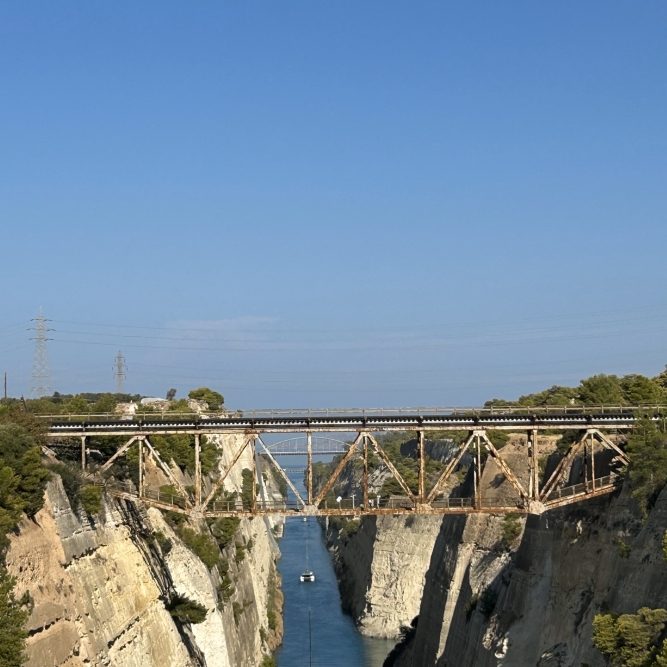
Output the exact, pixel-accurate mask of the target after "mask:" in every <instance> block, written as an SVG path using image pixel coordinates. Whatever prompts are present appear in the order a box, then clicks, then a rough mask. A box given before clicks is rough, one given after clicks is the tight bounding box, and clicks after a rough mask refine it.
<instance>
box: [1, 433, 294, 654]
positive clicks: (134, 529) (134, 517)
mask: <svg viewBox="0 0 667 667" xmlns="http://www.w3.org/2000/svg"><path fill="white" fill-rule="evenodd" d="M220 445H221V446H222V447H223V457H222V461H221V466H223V465H224V464H225V461H226V460H227V459H228V458H229V456H231V454H229V453H228V452H227V451H226V450H231V451H232V452H233V451H234V449H233V447H234V445H236V443H233V442H225V443H220ZM247 463H248V464H249V463H250V462H249V461H248V462H247ZM235 483H239V485H240V474H239V479H238V480H236V479H235V478H232V479H231V480H230V481H229V483H228V484H229V488H230V489H233V485H234V484H235ZM233 490H236V489H233ZM271 492H272V493H274V492H275V489H274V490H272V491H271ZM200 528H202V529H205V528H206V527H205V525H204V523H202V525H201V526H200ZM157 531H160V532H162V533H163V534H164V535H165V536H167V537H169V538H170V540H171V542H172V548H171V550H170V551H169V552H168V553H167V554H162V552H161V550H160V548H159V546H157V544H156V543H155V540H151V539H150V535H151V534H152V533H154V532H157ZM235 539H237V540H239V541H240V542H242V543H243V544H245V545H251V548H250V549H246V550H245V554H244V558H243V560H242V561H240V562H238V563H237V562H235V561H233V562H232V563H231V569H232V574H233V579H234V582H233V583H234V588H235V591H234V594H233V597H232V599H230V600H228V601H227V602H225V603H222V602H221V601H220V600H219V599H218V595H217V592H216V588H217V586H218V584H219V578H218V573H217V571H216V570H215V569H214V570H212V571H209V569H208V568H207V567H206V566H205V565H204V563H203V562H202V561H201V560H200V559H199V558H198V557H197V556H196V555H195V554H194V553H193V552H192V551H190V550H189V549H188V548H187V547H186V546H185V545H184V544H183V543H182V542H181V541H180V539H179V538H178V537H177V536H176V535H175V534H174V532H173V531H172V530H171V528H170V527H169V526H168V525H167V523H166V522H165V521H164V518H163V515H162V514H161V512H159V511H158V510H156V509H153V508H151V509H148V510H146V509H145V508H142V507H141V506H140V505H135V504H134V503H130V502H126V501H121V500H115V499H112V498H105V503H104V508H103V510H102V512H100V515H99V516H98V517H96V518H95V521H94V522H93V520H91V519H88V518H86V517H85V515H83V514H82V518H79V517H78V516H77V515H76V514H75V513H74V512H73V511H72V509H71V507H70V504H69V501H68V499H67V496H66V495H65V492H64V490H63V487H62V483H61V481H60V478H58V477H56V476H54V478H53V479H52V481H51V482H49V484H48V486H47V490H46V501H45V505H44V507H43V509H42V510H41V511H40V512H39V513H38V514H37V515H36V516H35V518H34V520H27V519H24V520H23V521H22V522H21V524H20V526H19V531H18V534H17V535H10V540H11V546H10V549H9V552H8V555H7V567H8V569H9V571H10V573H11V574H12V575H13V576H15V577H16V579H17V586H16V592H17V594H18V595H21V594H22V593H23V592H24V591H26V590H27V591H29V592H30V595H31V596H32V599H33V600H34V608H33V611H32V613H31V616H30V619H29V623H28V627H29V631H30V637H29V639H28V642H27V651H28V655H29V662H28V663H27V664H28V666H29V667H64V666H67V667H76V666H77V665H80V666H83V665H92V666H96V665H100V666H101V665H113V666H114V667H116V666H117V667H180V666H185V665H206V666H207V667H241V666H242V667H253V666H254V665H258V664H259V663H260V662H261V661H262V658H263V656H265V655H266V654H267V652H268V650H269V649H272V648H275V646H276V645H277V643H278V642H279V641H280V636H281V627H282V624H281V620H280V617H279V614H278V618H277V625H278V627H277V628H276V630H274V631H273V632H269V631H268V625H269V624H268V618H267V606H268V602H269V600H268V598H269V591H270V590H271V591H272V595H273V602H272V604H273V605H274V609H276V610H277V611H278V612H279V611H280V608H281V599H282V598H281V595H280V591H279V590H276V588H277V586H279V577H278V575H277V572H276V568H275V560H276V559H277V558H278V557H279V555H280V552H279V550H278V548H277V545H276V542H275V539H274V537H273V531H272V525H271V524H270V523H269V522H268V521H264V520H263V519H261V518H255V519H252V520H248V519H244V520H242V521H241V525H240V527H239V530H238V532H237V534H236V536H235ZM174 593H178V594H180V595H185V596H186V597H188V598H190V599H191V600H196V601H198V602H200V603H201V604H203V605H204V606H205V607H206V609H207V617H206V620H205V621H204V622H203V623H199V624H193V625H189V624H184V623H181V622H180V621H178V620H175V619H173V618H172V617H171V615H170V614H169V612H168V611H167V609H166V606H165V605H166V603H167V602H168V600H169V599H170V598H171V596H172V595H173V594H174ZM235 601H236V602H237V603H238V604H239V605H240V606H241V607H242V608H243V610H242V611H241V612H240V613H239V612H238V609H237V613H236V614H235V613H234V606H233V603H234V602H235ZM260 628H264V629H265V633H263V634H264V639H263V638H262V636H261V635H260ZM267 637H268V639H267Z"/></svg>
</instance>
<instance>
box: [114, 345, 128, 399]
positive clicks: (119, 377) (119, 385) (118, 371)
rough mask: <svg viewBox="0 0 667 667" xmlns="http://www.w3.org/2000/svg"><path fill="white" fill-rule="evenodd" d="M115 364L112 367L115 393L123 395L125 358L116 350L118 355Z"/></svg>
mask: <svg viewBox="0 0 667 667" xmlns="http://www.w3.org/2000/svg"><path fill="white" fill-rule="evenodd" d="M115 361H116V363H115V364H114V365H113V366H112V368H113V369H114V370H115V373H114V377H115V378H116V393H117V394H124V393H125V392H124V391H123V380H125V377H126V375H125V371H126V370H127V366H126V365H125V357H124V356H123V355H122V354H121V351H120V350H118V354H117V355H116V357H115Z"/></svg>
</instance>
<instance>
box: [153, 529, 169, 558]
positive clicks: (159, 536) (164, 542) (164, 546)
mask: <svg viewBox="0 0 667 667" xmlns="http://www.w3.org/2000/svg"><path fill="white" fill-rule="evenodd" d="M153 537H154V538H155V540H156V541H157V543H158V544H159V545H160V551H162V554H163V555H164V556H166V555H167V554H168V553H169V552H170V551H171V548H172V547H173V544H172V542H171V540H170V539H169V538H168V537H167V536H166V535H165V534H164V533H163V532H162V531H161V530H158V531H156V532H155V533H153Z"/></svg>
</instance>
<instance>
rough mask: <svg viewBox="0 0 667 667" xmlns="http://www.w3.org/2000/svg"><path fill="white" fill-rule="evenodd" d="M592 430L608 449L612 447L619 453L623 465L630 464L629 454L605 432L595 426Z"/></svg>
mask: <svg viewBox="0 0 667 667" xmlns="http://www.w3.org/2000/svg"><path fill="white" fill-rule="evenodd" d="M590 430H591V432H592V433H594V434H595V435H596V436H597V437H598V439H599V440H600V442H601V443H602V445H603V446H604V447H606V448H607V449H612V450H613V451H615V452H616V453H617V454H618V457H619V459H620V460H621V462H622V463H623V465H626V466H627V465H629V463H630V461H629V460H628V457H627V454H626V453H625V452H624V451H623V450H622V449H621V448H620V447H619V446H618V445H617V444H616V443H614V442H612V441H611V440H610V439H609V438H608V437H607V436H606V435H605V434H604V433H602V432H601V431H599V430H598V429H596V428H595V429H590Z"/></svg>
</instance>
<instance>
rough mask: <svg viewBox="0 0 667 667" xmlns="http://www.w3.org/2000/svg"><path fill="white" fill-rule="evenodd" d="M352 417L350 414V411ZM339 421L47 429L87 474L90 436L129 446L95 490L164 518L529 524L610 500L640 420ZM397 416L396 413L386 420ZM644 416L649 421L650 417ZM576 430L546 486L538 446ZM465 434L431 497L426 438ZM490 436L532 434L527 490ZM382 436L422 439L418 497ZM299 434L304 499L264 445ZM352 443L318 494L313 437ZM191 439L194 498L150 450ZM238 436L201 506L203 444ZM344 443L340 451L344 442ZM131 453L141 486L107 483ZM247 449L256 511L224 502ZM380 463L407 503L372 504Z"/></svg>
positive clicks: (130, 423) (629, 412)
mask: <svg viewBox="0 0 667 667" xmlns="http://www.w3.org/2000/svg"><path fill="white" fill-rule="evenodd" d="M350 412H351V411H350ZM350 412H345V413H343V414H339V413H333V411H332V414H326V415H319V414H318V415H313V414H310V413H309V414H298V415H297V414H293V413H290V414H287V415H285V414H284V413H282V412H281V413H277V414H273V413H271V414H264V415H261V416H254V417H252V418H248V417H243V416H234V417H225V418H215V419H214V418H204V419H192V418H188V419H164V418H156V419H149V420H145V421H139V420H120V419H115V420H110V419H98V420H96V419H89V420H88V421H85V422H83V421H67V420H60V421H53V422H52V423H51V424H50V428H49V436H50V437H52V438H60V439H62V438H63V437H65V438H69V437H78V438H80V439H81V465H82V467H83V468H84V469H85V468H86V464H87V461H86V458H87V457H86V448H87V444H86V443H87V439H88V438H89V437H90V436H93V435H95V436H111V435H119V434H126V435H129V439H128V440H127V441H126V442H125V444H124V445H123V446H122V447H120V448H119V449H118V450H117V451H116V453H115V454H114V455H113V456H112V457H111V458H110V459H109V460H108V461H106V463H104V465H102V466H101V468H100V469H99V471H98V473H97V482H96V483H104V484H105V487H106V489H107V491H108V493H110V494H111V495H115V496H117V497H120V498H126V499H134V500H137V499H140V500H141V501H143V502H144V503H146V504H148V505H152V506H155V507H158V508H160V509H167V510H171V511H175V512H179V513H183V514H189V515H192V516H194V517H224V516H262V515H272V514H273V515H275V514H279V515H285V514H293V513H294V514H304V515H314V516H335V515H347V516H357V515H385V514H390V515H396V514H471V513H490V514H498V513H507V512H518V513H523V514H529V513H530V514H540V513H542V512H545V511H547V510H550V509H553V508H556V507H561V506H563V505H568V504H571V503H575V502H579V501H581V500H584V499H586V498H592V497H596V496H599V495H603V494H607V493H611V492H612V491H614V490H615V489H617V488H618V487H619V485H620V483H621V482H622V474H618V473H620V472H621V469H622V468H623V467H624V466H627V465H628V459H627V457H626V455H625V453H624V451H623V449H622V448H621V447H620V446H619V445H618V444H617V443H616V442H615V441H614V440H612V439H611V438H610V437H609V436H608V435H607V434H605V433H604V432H603V430H602V429H604V430H609V429H612V430H615V431H627V430H629V429H631V428H632V427H633V426H634V423H635V420H636V418H637V417H636V416H635V415H636V411H635V409H622V410H621V409H615V410H609V409H606V411H605V409H600V410H598V411H595V412H586V411H583V410H581V409H573V410H570V409H561V410H560V411H557V410H554V409H551V410H549V411H544V412H542V413H539V414H526V413H525V411H524V412H517V411H513V410H505V411H492V410H488V411H478V412H477V413H474V414H471V413H470V412H461V413H457V412H456V411H449V412H446V413H442V414H424V413H423V412H421V411H407V410H405V411H393V412H394V413H398V414H385V411H383V412H382V414H378V411H376V412H375V413H371V414H366V413H365V412H363V413H359V412H356V413H350ZM386 412H387V413H390V412H392V411H386ZM644 414H647V413H644ZM662 414H663V413H662V411H661V410H658V409H655V410H654V411H653V412H651V413H649V414H648V417H649V418H651V419H654V420H656V421H657V420H659V419H663V417H662ZM573 429H576V430H578V431H580V437H579V438H578V439H577V440H576V441H575V442H574V443H573V444H572V445H571V446H570V447H569V449H568V451H567V453H566V454H565V455H564V456H563V457H562V459H560V461H559V462H558V464H557V466H556V468H555V469H554V470H553V472H551V474H550V475H549V476H548V479H546V480H541V479H540V477H541V475H540V469H539V462H538V454H537V438H538V435H539V433H540V432H542V433H543V432H544V431H545V430H550V431H552V432H553V431H554V430H556V431H564V430H573ZM461 430H464V431H467V437H466V438H465V439H464V440H463V442H462V443H461V444H460V445H459V446H458V449H457V450H456V451H455V453H454V455H453V457H452V458H451V459H450V460H449V461H448V462H447V463H446V468H445V469H444V471H443V472H442V473H441V474H440V476H439V477H438V478H437V480H436V481H435V483H434V484H433V486H432V488H430V489H427V488H426V486H427V485H426V481H427V480H426V475H425V465H426V455H425V440H426V435H427V434H428V432H429V431H439V432H442V431H444V432H447V431H461ZM489 430H504V431H513V432H517V431H522V432H524V433H526V434H527V447H526V452H525V457H526V459H527V464H528V468H529V479H528V483H527V484H522V483H521V481H520V479H519V477H518V476H517V474H516V471H515V470H513V469H512V467H511V465H510V464H509V463H508V461H507V460H506V459H504V458H503V457H502V456H501V454H500V452H499V451H498V449H497V448H496V447H495V446H494V444H493V442H492V441H491V439H490V438H489V435H488V431H489ZM382 431H413V432H414V433H415V435H416V438H417V458H418V464H419V472H418V488H417V489H416V490H413V489H411V488H410V486H409V485H408V484H407V483H406V481H405V480H404V479H403V477H402V476H401V474H400V473H399V471H398V470H397V469H396V467H395V466H394V464H393V463H392V461H391V460H390V458H389V457H388V456H387V454H386V452H385V451H384V449H383V447H382V446H381V444H380V442H378V440H377V438H376V437H375V435H374V434H377V433H378V432H382ZM276 432H278V433H300V434H304V440H305V447H303V448H302V449H301V450H299V451H298V452H297V451H295V452H293V453H299V454H303V455H305V456H306V459H307V465H306V468H305V480H304V481H305V484H304V485H305V493H304V494H303V495H302V494H301V493H300V492H299V490H298V489H297V488H296V486H295V485H294V483H293V482H292V480H291V479H290V477H289V476H288V474H287V473H286V471H285V469H284V468H283V467H282V466H281V465H280V464H279V463H278V461H277V460H276V458H275V456H274V453H273V452H272V447H273V445H272V446H267V445H266V443H265V442H264V440H263V439H262V435H263V434H265V433H276ZM324 432H329V433H336V432H337V433H348V434H349V433H352V434H353V435H354V439H353V440H352V441H351V442H350V443H349V445H347V446H346V448H345V450H344V453H343V454H342V457H341V459H340V460H339V461H338V464H337V466H336V468H335V470H334V471H333V473H332V474H331V476H330V477H329V478H328V479H327V480H326V482H325V483H324V484H322V485H321V486H320V488H319V489H317V490H316V489H314V488H313V454H314V453H315V452H314V451H313V433H324ZM183 433H186V434H190V435H193V436H194V455H195V470H194V479H195V484H194V493H193V494H190V493H188V491H187V490H186V489H185V488H184V487H183V485H182V484H181V483H180V482H179V481H178V480H177V479H176V477H174V475H173V473H172V470H171V469H170V467H169V465H167V463H165V462H164V461H163V460H162V459H161V457H160V455H159V453H158V452H157V450H156V449H155V447H154V446H153V445H152V443H151V441H150V437H151V436H153V435H171V434H183ZM220 434H236V435H237V436H239V438H238V441H239V444H238V447H237V448H236V450H235V451H234V452H230V454H231V457H230V458H229V462H228V464H227V465H226V466H225V467H224V469H222V470H221V472H220V475H219V477H218V478H217V480H215V481H214V482H213V484H212V486H211V488H210V490H209V491H208V493H207V494H206V495H205V496H204V494H203V493H202V488H203V484H202V472H201V456H200V454H201V446H200V442H201V436H202V435H220ZM338 442H340V441H338ZM131 447H136V448H137V449H138V453H139V482H138V486H137V487H135V486H134V485H129V486H128V485H127V484H125V485H122V484H119V483H117V482H102V481H101V480H102V478H103V476H104V473H106V472H108V471H109V469H110V468H111V466H112V465H113V464H114V462H116V461H117V459H118V458H119V457H121V456H123V455H124V454H126V453H127V451H128V450H129V449H130V448H131ZM596 448H597V449H598V451H599V450H601V449H606V450H610V451H611V452H612V466H614V467H615V468H616V470H617V472H616V473H614V472H612V473H611V474H606V475H604V476H602V477H596V476H595V475H596V472H595V453H596ZM248 449H250V451H251V452H252V454H251V455H250V456H249V457H248V456H247V457H246V458H247V459H249V460H250V462H251V465H250V469H251V472H252V479H253V487H252V488H255V485H256V484H257V482H258V478H259V481H260V484H259V487H260V490H261V493H260V494H259V497H258V495H257V494H252V495H253V497H252V499H251V500H250V501H249V502H245V503H244V502H243V501H242V500H240V499H239V498H235V499H234V500H229V499H225V498H224V496H223V497H222V498H220V492H221V490H222V489H223V488H224V482H225V480H226V479H227V477H228V476H229V474H230V472H231V471H232V470H233V469H234V467H235V466H237V465H238V464H239V460H240V459H241V457H242V456H243V454H244V452H247V451H248ZM371 452H372V453H373V454H374V455H375V456H377V457H378V458H379V459H380V460H381V462H382V464H384V466H386V469H387V470H388V471H389V473H390V474H391V476H392V477H393V478H394V479H395V480H396V481H397V482H398V485H399V486H400V488H401V490H402V494H400V495H395V496H392V497H390V498H371V497H369V454H370V453H371ZM466 452H470V453H471V454H472V455H473V459H474V464H473V466H474V471H473V478H474V479H473V481H474V493H473V495H472V497H465V498H452V497H444V495H443V489H444V488H445V486H446V484H447V481H448V480H449V479H450V477H451V476H452V474H453V473H454V472H455V471H456V469H457V466H458V465H459V463H460V462H461V459H462V458H463V456H464V455H465V453H466ZM259 456H262V457H263V458H264V459H265V461H266V462H267V464H268V465H271V466H273V467H274V468H275V470H276V471H277V473H278V474H279V475H280V476H281V477H282V478H283V479H284V480H285V483H286V484H287V486H288V487H289V488H290V490H291V492H292V494H293V495H294V500H292V499H290V500H289V501H288V500H287V499H284V501H280V502H276V501H270V500H268V499H267V498H266V494H265V493H264V488H263V484H262V483H261V475H258V474H257V467H258V462H259ZM578 457H583V460H584V461H585V464H584V467H583V470H584V481H583V483H581V484H576V485H574V486H564V482H565V479H566V476H567V475H569V472H570V470H571V467H572V464H573V463H574V461H575V459H577V458H578ZM148 459H151V460H152V461H153V463H154V464H155V465H156V466H157V467H158V468H159V469H160V470H162V472H163V473H164V475H165V476H166V478H167V479H168V480H169V482H170V484H171V485H172V487H173V489H174V490H175V492H176V495H173V494H171V495H165V494H160V492H159V491H158V492H156V491H155V490H153V489H148V488H146V483H145V466H146V462H147V460H148ZM353 459H356V460H357V461H359V460H361V461H362V467H363V473H362V481H361V488H362V497H361V498H359V499H358V500H356V502H355V498H354V497H353V498H351V499H350V498H345V499H337V500H336V501H332V500H331V497H330V496H329V495H328V494H329V492H330V491H331V490H332V489H333V487H334V485H335V484H336V482H337V481H338V479H339V477H340V475H341V473H342V471H343V469H344V468H345V466H346V464H348V463H349V462H350V461H351V460H353ZM489 461H492V462H493V463H494V464H495V465H496V466H497V469H498V470H499V471H500V474H502V476H503V477H504V479H505V480H507V482H508V483H509V485H510V486H511V488H512V489H513V492H514V495H515V497H514V498H512V499H511V501H507V500H506V501H504V502H502V503H499V502H498V501H494V500H493V499H491V498H486V497H485V493H484V490H483V488H482V472H483V469H484V467H485V465H488V463H489Z"/></svg>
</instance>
